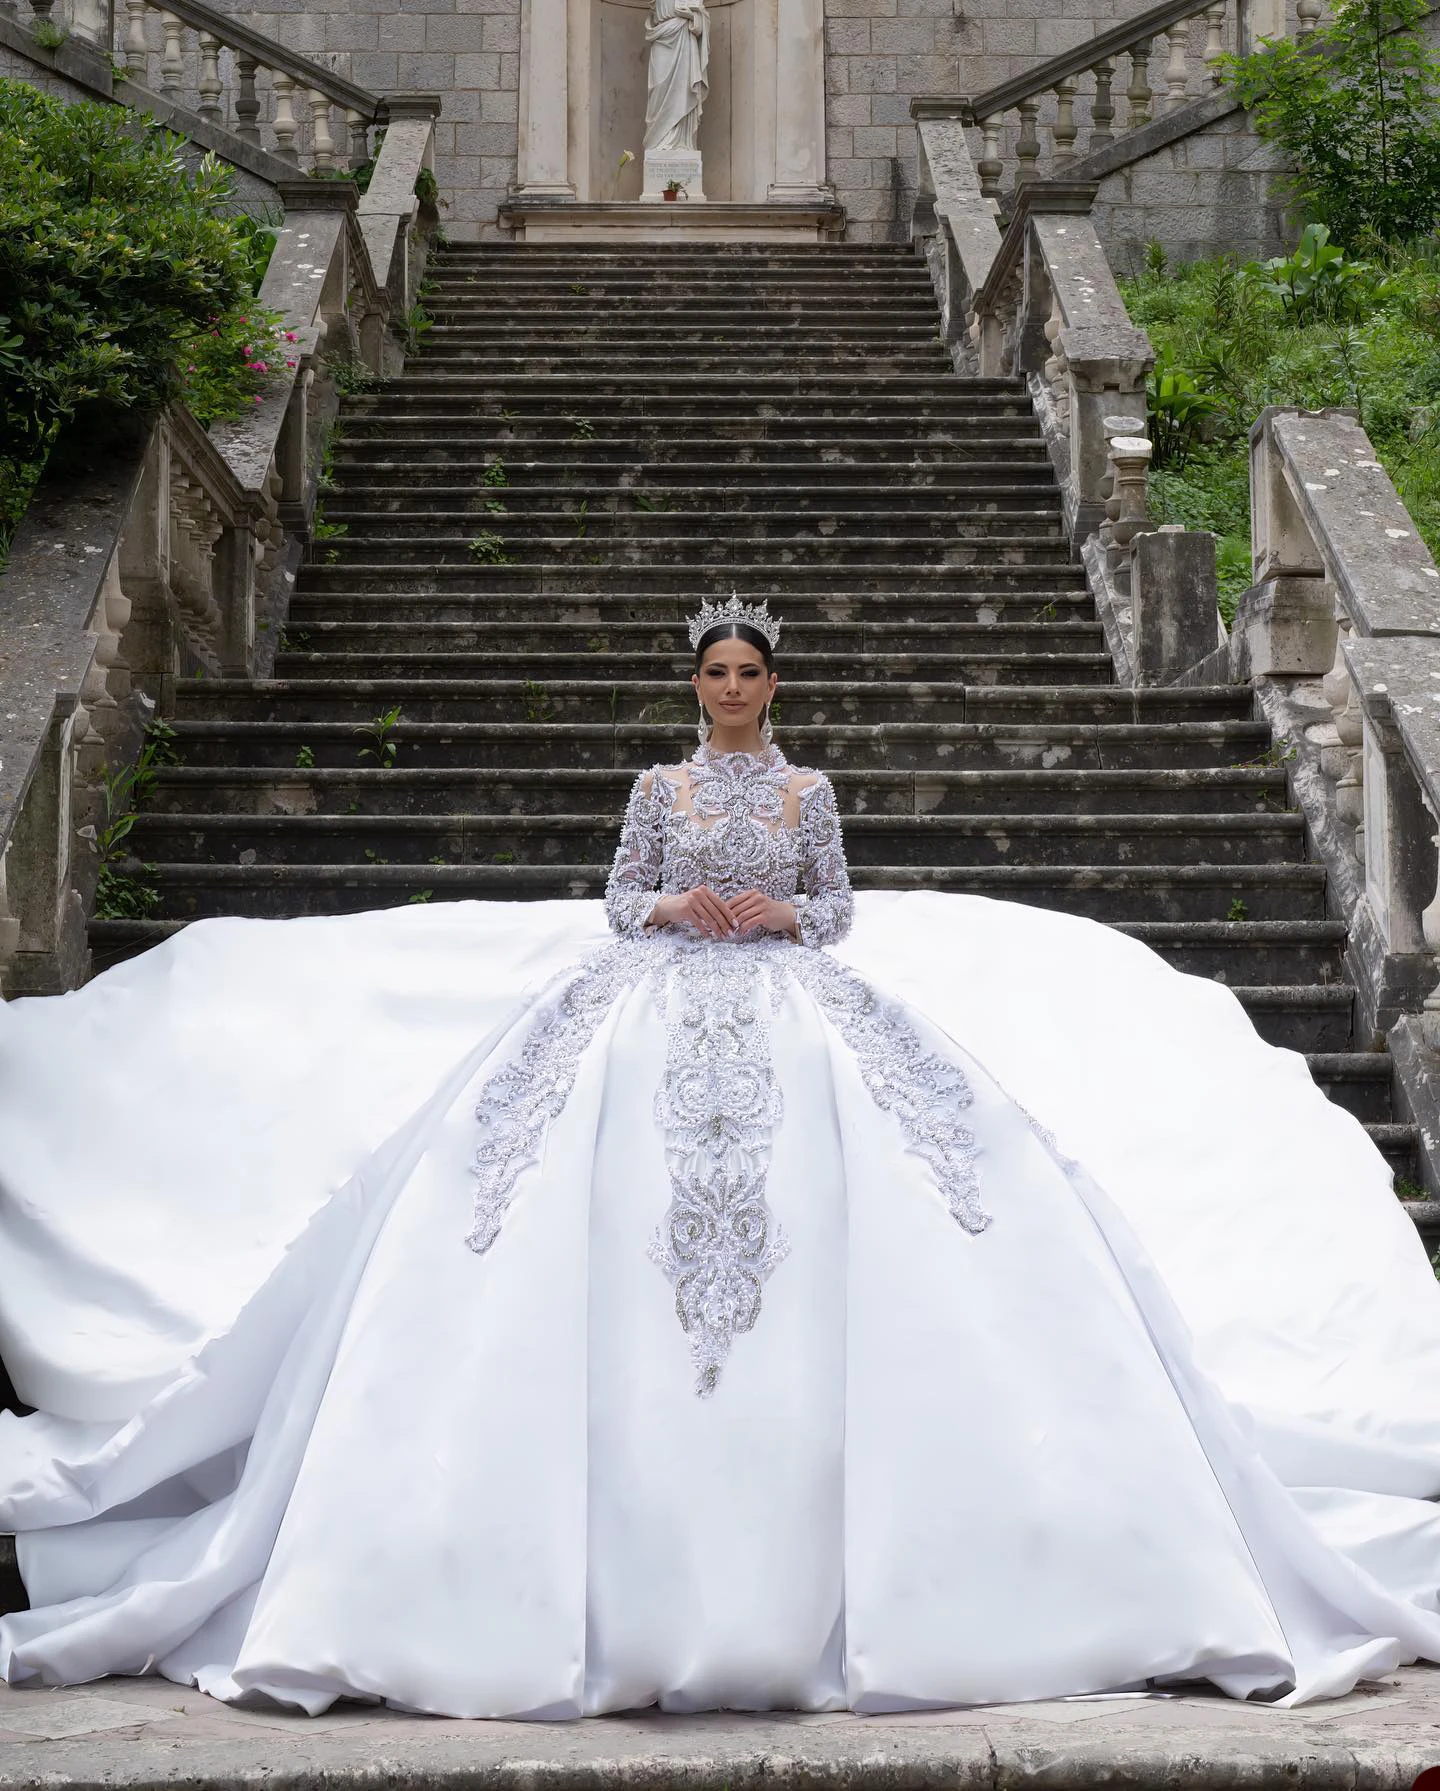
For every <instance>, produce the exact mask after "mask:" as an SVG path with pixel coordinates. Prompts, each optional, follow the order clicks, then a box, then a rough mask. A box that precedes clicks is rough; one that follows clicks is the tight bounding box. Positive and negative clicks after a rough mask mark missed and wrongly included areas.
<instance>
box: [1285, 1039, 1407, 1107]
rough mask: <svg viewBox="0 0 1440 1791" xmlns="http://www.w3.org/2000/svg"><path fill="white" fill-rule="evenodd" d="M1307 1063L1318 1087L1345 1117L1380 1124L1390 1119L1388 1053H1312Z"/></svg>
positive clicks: (1390, 1072) (1392, 1076) (1392, 1077)
mask: <svg viewBox="0 0 1440 1791" xmlns="http://www.w3.org/2000/svg"><path fill="white" fill-rule="evenodd" d="M1306 1062H1307V1063H1308V1064H1309V1066H1310V1074H1311V1075H1312V1076H1313V1077H1314V1078H1315V1080H1316V1082H1317V1083H1318V1084H1319V1085H1320V1087H1321V1088H1323V1089H1324V1090H1325V1092H1326V1094H1327V1095H1328V1096H1329V1097H1330V1099H1331V1100H1332V1101H1334V1102H1335V1104H1336V1105H1337V1106H1339V1107H1343V1108H1344V1109H1345V1110H1346V1112H1347V1113H1353V1114H1354V1115H1355V1117H1356V1118H1357V1119H1362V1120H1367V1121H1370V1122H1373V1123H1379V1124H1383V1123H1385V1122H1386V1121H1388V1120H1389V1119H1390V1116H1391V1115H1390V1090H1391V1084H1392V1081H1393V1079H1394V1069H1393V1065H1392V1064H1391V1061H1390V1057H1389V1054H1388V1053H1387V1052H1384V1051H1336V1052H1312V1053H1309V1054H1308V1055H1307V1057H1306Z"/></svg>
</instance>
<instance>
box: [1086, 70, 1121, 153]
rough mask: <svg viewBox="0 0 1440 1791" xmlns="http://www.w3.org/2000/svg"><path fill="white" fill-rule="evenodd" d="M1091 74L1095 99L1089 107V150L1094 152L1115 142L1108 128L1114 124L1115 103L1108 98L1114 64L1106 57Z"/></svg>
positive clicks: (1113, 134) (1113, 135) (1112, 132)
mask: <svg viewBox="0 0 1440 1791" xmlns="http://www.w3.org/2000/svg"><path fill="white" fill-rule="evenodd" d="M1091 72H1092V73H1093V74H1094V76H1095V98H1094V100H1093V101H1092V102H1091V106H1090V148H1091V149H1092V150H1095V149H1103V148H1104V147H1105V145H1106V144H1107V143H1113V142H1114V141H1115V133H1114V131H1113V130H1111V128H1110V127H1111V125H1112V124H1114V122H1115V102H1114V100H1113V99H1112V98H1111V97H1110V85H1111V83H1112V82H1113V81H1114V79H1115V64H1114V63H1113V62H1112V61H1110V59H1109V58H1108V57H1107V58H1106V59H1105V60H1104V61H1103V62H1097V63H1096V64H1095V67H1094V69H1093V70H1092V71H1091Z"/></svg>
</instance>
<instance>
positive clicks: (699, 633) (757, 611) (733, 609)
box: [690, 592, 780, 648]
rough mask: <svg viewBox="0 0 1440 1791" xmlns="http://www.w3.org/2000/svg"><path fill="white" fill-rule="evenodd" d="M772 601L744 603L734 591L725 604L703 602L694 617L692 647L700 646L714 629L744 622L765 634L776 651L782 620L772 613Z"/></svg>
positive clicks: (759, 632)
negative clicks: (770, 604)
mask: <svg viewBox="0 0 1440 1791" xmlns="http://www.w3.org/2000/svg"><path fill="white" fill-rule="evenodd" d="M769 601H770V600H769V598H768V597H767V598H766V599H764V601H763V602H760V603H742V602H741V601H740V598H739V596H738V594H737V593H735V592H732V593H731V594H730V596H729V597H727V598H726V600H725V601H724V603H709V602H706V603H702V604H701V605H700V609H699V612H698V613H697V614H696V615H693V616H692V617H691V618H690V645H691V646H692V647H698V646H699V645H700V643H701V641H702V640H704V638H705V636H706V635H707V634H709V632H710V630H711V629H712V628H719V627H720V626H721V625H722V624H724V623H726V622H742V623H743V624H744V625H745V627H747V628H753V629H754V630H755V631H756V633H757V634H763V635H764V636H765V638H766V640H767V641H769V643H770V645H771V647H772V648H773V647H774V646H775V645H776V643H777V642H778V641H779V639H780V618H779V616H772V615H771V614H770V610H769V607H768V605H769Z"/></svg>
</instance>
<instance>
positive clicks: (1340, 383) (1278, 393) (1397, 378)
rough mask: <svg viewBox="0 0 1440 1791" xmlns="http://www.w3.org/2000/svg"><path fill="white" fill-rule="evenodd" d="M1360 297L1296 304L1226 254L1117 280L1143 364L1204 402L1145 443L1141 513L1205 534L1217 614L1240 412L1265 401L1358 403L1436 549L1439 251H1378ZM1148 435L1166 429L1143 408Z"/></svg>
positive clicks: (1243, 492) (1236, 503) (1228, 544)
mask: <svg viewBox="0 0 1440 1791" xmlns="http://www.w3.org/2000/svg"><path fill="white" fill-rule="evenodd" d="M1372 271H1373V274H1374V276H1375V277H1374V278H1373V280H1372V281H1371V283H1370V286H1369V293H1370V296H1369V298H1368V300H1367V301H1366V302H1365V303H1364V304H1363V305H1361V304H1357V305H1356V306H1355V307H1354V311H1355V315H1354V316H1353V317H1352V318H1349V319H1342V318H1338V317H1333V316H1327V315H1325V313H1324V311H1323V310H1321V309H1316V308H1313V307H1312V308H1311V309H1310V310H1309V312H1308V313H1303V314H1297V312H1296V311H1295V308H1294V307H1293V306H1291V305H1287V303H1286V300H1285V297H1284V295H1283V294H1282V293H1279V292H1277V291H1275V290H1273V289H1271V283H1270V282H1268V281H1257V280H1255V279H1253V278H1246V277H1245V274H1244V273H1243V272H1242V270H1240V269H1238V268H1236V267H1235V266H1234V264H1233V263H1231V262H1229V261H1202V262H1194V263H1191V264H1189V265H1187V266H1181V267H1171V268H1165V269H1163V270H1160V271H1158V272H1157V271H1155V270H1153V269H1152V270H1150V271H1147V272H1146V273H1143V274H1141V275H1140V277H1139V278H1138V279H1135V280H1130V281H1124V282H1122V283H1121V288H1122V291H1123V293H1124V296H1125V302H1126V305H1127V307H1128V309H1129V312H1130V315H1131V317H1132V318H1133V320H1134V321H1135V322H1136V323H1137V324H1139V325H1140V326H1141V328H1143V329H1145V330H1146V331H1148V333H1149V335H1150V338H1151V340H1152V341H1153V342H1154V344H1155V349H1156V355H1157V370H1158V371H1160V372H1162V373H1163V374H1165V375H1166V376H1167V377H1170V378H1172V379H1173V378H1174V377H1175V376H1176V375H1177V374H1178V375H1181V376H1183V378H1184V380H1185V381H1187V382H1188V385H1189V388H1190V389H1192V390H1193V391H1194V392H1195V393H1196V394H1198V395H1200V396H1202V397H1203V398H1204V399H1205V400H1206V401H1207V408H1206V412H1205V415H1204V418H1203V424H1201V425H1199V426H1197V427H1196V428H1195V429H1194V430H1193V431H1192V433H1191V436H1190V439H1189V441H1188V443H1186V444H1185V446H1184V451H1183V452H1181V453H1171V454H1169V455H1167V454H1164V453H1157V455H1156V462H1155V466H1156V470H1155V471H1154V472H1153V474H1152V477H1151V481H1150V507H1151V511H1152V514H1154V515H1155V516H1156V517H1157V518H1158V519H1160V520H1162V521H1165V522H1181V523H1184V524H1186V525H1187V526H1188V527H1191V528H1206V529H1211V530H1213V531H1214V532H1215V534H1216V536H1217V537H1218V541H1217V551H1218V556H1219V572H1220V596H1221V609H1222V612H1223V613H1224V614H1225V616H1226V620H1227V621H1228V620H1229V619H1230V618H1231V616H1232V615H1233V613H1234V606H1235V602H1236V600H1237V599H1238V598H1239V596H1240V594H1241V593H1242V592H1243V591H1244V590H1245V588H1246V587H1247V586H1248V585H1249V583H1250V500H1249V431H1250V425H1251V424H1252V423H1253V422H1254V420H1255V418H1256V417H1257V416H1258V415H1259V413H1260V411H1261V410H1262V409H1263V408H1264V407H1265V406H1266V405H1267V404H1295V405H1301V406H1303V407H1305V408H1307V409H1320V408H1323V407H1325V406H1342V407H1345V408H1349V409H1354V410H1356V411H1358V412H1359V415H1360V418H1361V421H1362V422H1363V424H1364V426H1365V428H1366V430H1367V431H1368V432H1369V435H1370V439H1371V441H1372V442H1373V443H1374V445H1375V449H1376V452H1377V453H1378V455H1379V457H1380V460H1381V462H1382V464H1383V465H1384V467H1385V469H1386V471H1387V472H1388V473H1389V474H1390V477H1391V478H1392V479H1393V480H1394V481H1395V485H1396V487H1397V489H1398V491H1399V493H1400V496H1401V497H1402V499H1403V500H1404V501H1405V503H1406V505H1407V506H1408V508H1409V510H1410V513H1411V515H1412V516H1413V518H1414V520H1415V525H1416V527H1417V529H1418V530H1419V532H1420V534H1421V536H1422V537H1423V538H1424V540H1425V542H1426V545H1427V546H1428V547H1429V548H1430V550H1431V552H1432V553H1440V256H1437V254H1436V253H1435V251H1433V250H1429V249H1426V250H1413V249H1389V250H1382V251H1379V252H1378V256H1377V264H1376V266H1375V268H1374V269H1373V270H1372ZM1151 384H1152V393H1151V417H1150V430H1151V435H1152V439H1153V440H1154V441H1155V442H1156V444H1157V446H1158V445H1159V444H1160V443H1161V442H1162V440H1164V439H1165V435H1166V431H1167V430H1170V431H1171V432H1172V433H1173V431H1174V429H1175V428H1176V426H1177V425H1176V422H1175V419H1174V418H1173V416H1170V417H1167V416H1165V415H1161V414H1157V410H1156V393H1155V390H1154V388H1155V386H1156V384H1157V382H1156V381H1155V380H1153V379H1152V382H1151Z"/></svg>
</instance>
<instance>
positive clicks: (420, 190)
mask: <svg viewBox="0 0 1440 1791" xmlns="http://www.w3.org/2000/svg"><path fill="white" fill-rule="evenodd" d="M415 197H416V198H417V199H418V200H419V201H420V203H421V204H422V205H426V206H428V207H429V208H430V210H431V211H434V210H435V209H436V208H437V207H438V206H439V204H440V187H439V185H438V183H437V181H436V179H435V176H434V174H433V173H432V172H431V171H430V169H429V168H422V169H421V170H420V172H419V173H418V174H417V175H416V176H415Z"/></svg>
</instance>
